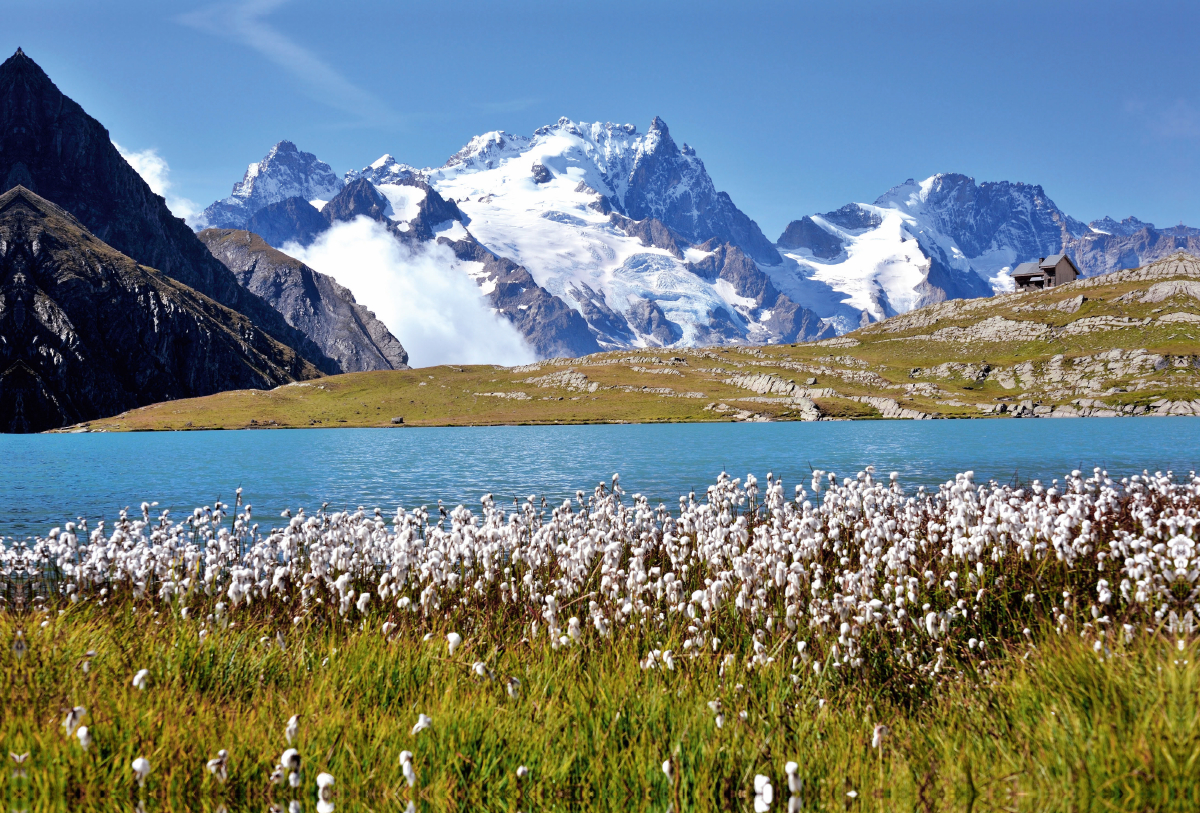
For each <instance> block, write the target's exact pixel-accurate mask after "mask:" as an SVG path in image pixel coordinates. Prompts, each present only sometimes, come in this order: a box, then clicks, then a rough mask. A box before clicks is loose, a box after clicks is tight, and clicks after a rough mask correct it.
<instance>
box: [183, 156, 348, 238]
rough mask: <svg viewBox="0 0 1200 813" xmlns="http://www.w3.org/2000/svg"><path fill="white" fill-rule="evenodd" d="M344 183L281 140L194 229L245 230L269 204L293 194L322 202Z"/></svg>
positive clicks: (216, 203)
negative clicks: (252, 219) (250, 221)
mask: <svg viewBox="0 0 1200 813" xmlns="http://www.w3.org/2000/svg"><path fill="white" fill-rule="evenodd" d="M344 185H345V183H344V182H343V181H342V179H341V178H339V177H338V176H337V174H336V173H334V171H333V169H332V168H331V167H330V166H329V164H326V163H325V162H324V161H321V160H319V159H318V158H317V156H315V155H313V154H312V153H311V152H301V151H300V150H299V149H297V148H296V145H295V144H293V143H292V142H290V141H280V142H279V143H277V144H276V145H275V146H274V147H272V148H271V151H270V152H268V153H267V155H266V157H264V158H263V159H262V160H261V161H259V162H257V163H254V164H251V165H250V166H249V167H247V169H246V174H245V175H244V176H243V177H242V180H241V181H239V182H238V183H235V184H234V185H233V193H232V194H231V195H230V196H229V197H227V198H225V199H224V200H219V201H216V202H215V203H213V204H212V205H210V206H209V207H208V208H207V209H205V210H204V211H203V212H202V213H201V214H200V216H199V217H198V218H197V219H196V223H195V224H194V228H196V229H197V230H200V229H205V228H217V229H244V228H246V224H247V223H248V222H249V220H250V218H251V217H253V216H254V215H255V214H256V213H257V212H258V211H259V210H261V209H262V208H263V207H265V206H267V205H269V204H272V203H279V202H282V201H284V200H287V199H288V198H293V197H298V198H303V199H304V200H306V201H311V202H314V203H316V202H318V201H319V202H320V203H324V202H325V201H327V200H329V199H330V198H332V197H333V196H334V195H336V194H337V193H338V192H340V191H341V189H342V187H343V186H344ZM317 208H320V206H319V205H318V206H317Z"/></svg>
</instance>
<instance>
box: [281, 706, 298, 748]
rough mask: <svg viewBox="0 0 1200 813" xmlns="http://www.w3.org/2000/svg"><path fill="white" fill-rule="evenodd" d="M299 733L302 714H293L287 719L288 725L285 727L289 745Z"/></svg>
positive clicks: (285, 735)
mask: <svg viewBox="0 0 1200 813" xmlns="http://www.w3.org/2000/svg"><path fill="white" fill-rule="evenodd" d="M299 734H300V715H298V714H293V715H292V716H291V718H289V719H288V721H287V727H286V728H284V729H283V736H284V737H286V738H287V741H288V745H291V744H292V742H293V741H294V740H295V739H296V737H297V736H298V735H299Z"/></svg>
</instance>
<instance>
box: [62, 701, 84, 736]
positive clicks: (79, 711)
mask: <svg viewBox="0 0 1200 813" xmlns="http://www.w3.org/2000/svg"><path fill="white" fill-rule="evenodd" d="M86 714H87V709H85V708H84V707H83V706H76V707H75V708H73V709H71V710H70V711H68V712H67V716H66V717H65V718H63V722H62V725H63V728H64V729H66V732H67V736H68V737H71V736H74V735H75V729H77V728H79V724H80V723H81V722H82V721H83V718H84V715H86Z"/></svg>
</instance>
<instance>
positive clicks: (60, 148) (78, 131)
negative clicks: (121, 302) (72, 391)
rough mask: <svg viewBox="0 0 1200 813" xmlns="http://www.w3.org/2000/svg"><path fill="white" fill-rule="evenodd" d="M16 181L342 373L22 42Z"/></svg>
mask: <svg viewBox="0 0 1200 813" xmlns="http://www.w3.org/2000/svg"><path fill="white" fill-rule="evenodd" d="M17 185H21V186H24V187H25V188H26V189H29V190H30V191H32V192H34V193H36V194H38V195H40V196H41V197H43V198H45V199H47V200H49V201H51V202H52V203H54V204H56V205H58V206H60V207H62V208H63V209H65V210H66V211H68V212H70V213H71V214H72V215H74V216H75V217H76V218H77V219H78V220H79V222H80V223H81V224H82V225H83V227H84V228H86V229H87V230H88V231H89V232H91V233H92V234H93V235H95V236H96V238H98V239H99V240H102V241H103V242H105V243H107V244H108V245H109V246H111V247H112V248H114V249H116V250H117V251H119V252H120V253H122V254H125V255H127V256H128V257H130V258H132V259H133V260H135V261H136V262H139V263H142V264H143V265H147V266H150V267H152V268H156V269H158V270H159V271H161V272H162V273H163V274H166V275H167V276H169V277H172V278H173V279H176V280H178V281H179V282H181V283H183V284H184V285H186V286H188V287H189V288H193V289H195V290H196V291H199V292H200V293H202V294H204V295H206V296H208V297H211V298H212V299H214V300H216V301H217V302H219V303H221V304H222V305H225V306H226V307H228V308H231V309H233V310H235V311H238V312H240V313H242V314H244V315H245V316H247V317H248V318H249V319H250V320H251V321H252V322H253V323H254V324H255V325H256V326H257V327H258V329H259V330H261V331H265V332H266V333H267V334H269V335H270V336H272V337H274V338H275V339H276V340H278V341H280V342H282V343H283V344H286V345H288V346H289V347H292V348H294V349H295V350H296V351H297V352H298V353H299V354H300V355H301V356H303V357H304V358H305V359H307V360H308V361H310V362H311V363H312V364H314V365H315V366H316V367H317V368H319V369H321V370H324V371H325V372H336V371H337V365H336V364H334V362H333V361H332V360H331V359H329V358H327V357H325V356H324V355H322V354H321V352H320V350H319V349H318V348H317V347H316V345H314V344H312V343H311V342H309V341H308V339H307V338H306V337H305V336H304V334H302V333H300V332H299V331H297V330H295V329H294V328H292V327H291V326H290V325H288V324H287V322H286V321H285V320H284V319H283V317H282V316H280V315H279V313H277V312H276V311H275V310H274V309H272V308H271V306H270V305H268V304H267V303H265V302H263V301H262V300H261V299H259V298H258V297H256V296H254V294H252V293H250V292H249V291H247V290H246V289H245V288H243V287H241V286H240V285H238V283H237V280H236V279H235V278H234V276H233V274H232V273H230V271H229V269H227V268H225V266H223V265H221V263H219V262H218V261H217V260H216V259H215V258H214V257H213V256H212V255H211V254H209V253H208V249H206V248H205V247H204V245H203V244H202V243H201V242H200V241H199V240H197V239H196V236H195V234H193V233H192V230H191V229H190V228H188V226H187V224H186V223H184V222H183V221H182V220H180V219H179V218H177V217H175V216H174V215H172V214H171V212H170V210H169V209H168V208H167V205H166V202H165V201H164V200H163V199H162V197H160V196H159V195H156V194H154V192H152V191H151V190H150V187H149V186H147V184H146V182H145V181H144V180H142V178H141V176H139V175H138V174H137V172H136V171H134V169H133V167H131V166H130V165H129V164H128V163H127V162H126V161H125V159H124V158H122V157H121V154H120V153H119V152H117V148H116V147H114V146H113V143H112V141H111V139H110V138H109V135H108V131H107V130H105V129H104V126H103V125H101V124H100V122H98V121H96V120H95V119H94V118H92V117H91V116H89V115H88V114H87V113H86V112H84V110H83V108H82V107H80V106H79V105H78V104H76V103H75V102H74V101H72V100H71V99H69V98H67V97H66V96H64V95H63V94H62V92H61V91H60V90H59V89H58V88H57V87H55V85H54V83H53V82H51V81H50V77H48V76H47V75H46V73H45V72H44V71H43V70H42V69H41V68H40V67H38V66H37V64H36V63H34V61H33V60H32V59H30V58H29V57H28V56H26V55H25V54H24V53H22V52H21V51H20V50H18V51H17V52H16V53H15V54H13V56H11V57H10V58H9V59H8V60H7V61H5V62H4V64H3V65H0V192H3V191H6V190H8V189H11V188H13V187H15V186H17Z"/></svg>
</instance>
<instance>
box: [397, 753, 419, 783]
mask: <svg viewBox="0 0 1200 813" xmlns="http://www.w3.org/2000/svg"><path fill="white" fill-rule="evenodd" d="M412 759H413V754H412V751H401V752H400V769H401V770H402V771H403V772H404V781H405V782H407V783H408V786H409V787H410V788H411V787H412V786H413V785H415V784H417V772H416V771H415V770H413V764H412Z"/></svg>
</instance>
